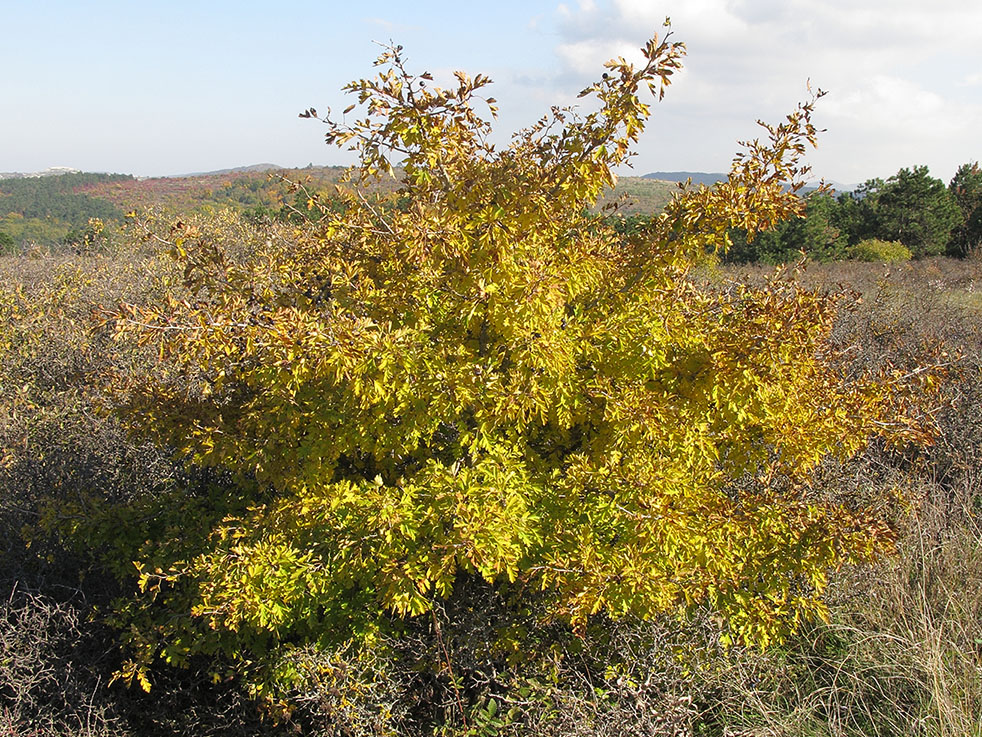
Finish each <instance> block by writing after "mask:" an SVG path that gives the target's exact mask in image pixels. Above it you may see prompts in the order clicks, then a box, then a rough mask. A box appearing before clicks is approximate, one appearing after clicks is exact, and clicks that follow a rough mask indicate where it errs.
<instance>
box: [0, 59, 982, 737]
mask: <svg viewBox="0 0 982 737" xmlns="http://www.w3.org/2000/svg"><path fill="white" fill-rule="evenodd" d="M643 52H644V54H645V57H646V59H647V63H646V65H645V66H643V67H642V68H640V69H635V68H633V67H631V66H630V65H629V64H627V63H626V62H623V61H618V62H611V63H610V64H609V65H608V69H609V73H608V74H605V75H604V77H603V79H602V81H601V82H598V83H597V84H596V85H594V86H592V87H591V88H589V89H588V90H586V91H585V92H584V95H586V96H591V95H592V96H595V97H596V99H597V103H598V105H599V108H600V109H599V111H598V112H595V113H590V114H587V115H585V116H579V115H576V114H573V113H570V112H569V111H562V110H558V109H557V110H554V111H553V115H554V116H555V119H554V120H552V121H551V123H550V122H549V120H546V121H544V122H542V123H540V124H538V125H537V126H535V127H533V128H532V129H530V130H528V131H525V132H523V133H522V134H521V135H519V136H516V137H515V139H514V143H513V146H512V148H510V149H508V150H506V151H504V152H496V151H495V150H494V149H493V148H491V147H489V145H488V144H487V142H486V138H485V135H486V133H487V130H488V129H489V124H487V123H485V122H484V121H482V120H481V119H480V118H479V117H478V116H477V115H476V114H475V113H474V110H473V108H472V107H471V106H470V102H471V100H472V99H474V98H475V93H476V92H477V91H479V90H480V89H481V88H482V87H483V86H484V85H485V84H486V83H487V80H486V79H484V78H483V77H478V78H475V79H473V80H472V79H470V78H468V77H466V75H459V76H458V78H457V79H458V81H459V87H458V88H455V89H451V90H441V89H440V88H430V87H427V86H426V85H425V84H424V81H426V82H429V81H430V80H429V78H428V76H426V75H423V76H422V77H419V78H413V77H411V76H410V75H408V74H407V73H406V72H405V69H404V65H403V60H402V57H401V56H400V53H401V50H400V49H398V48H394V49H389V50H387V51H386V52H385V54H384V55H383V57H382V59H380V62H379V63H380V65H382V66H383V67H385V71H383V72H382V73H381V74H380V76H379V77H377V78H376V79H375V80H367V81H366V80H362V81H360V82H355V83H352V85H350V86H349V90H350V91H353V92H355V93H356V94H357V95H358V97H359V100H360V101H361V102H363V103H366V102H367V103H368V105H369V112H370V115H374V116H375V118H371V117H370V119H369V120H368V121H366V122H364V123H357V124H355V125H354V127H345V126H344V125H338V124H334V123H332V122H331V121H330V120H328V121H327V122H328V125H329V129H328V130H329V135H328V137H329V139H332V140H336V141H340V142H342V143H349V142H354V144H355V146H356V148H359V147H360V150H361V154H362V163H363V167H362V169H361V170H360V173H361V175H362V176H363V177H366V178H371V177H373V176H379V175H385V174H387V173H391V172H392V171H393V168H392V162H390V161H389V160H388V158H387V154H386V150H389V151H399V152H400V153H402V154H404V155H405V156H406V159H405V160H404V162H403V168H402V169H401V172H400V176H401V177H403V179H402V180H401V184H400V189H399V190H398V191H397V192H396V196H395V198H394V199H392V200H391V201H387V200H385V199H384V197H379V198H374V197H373V198H371V199H369V198H367V197H366V196H365V194H364V192H363V191H361V190H353V191H350V192H348V193H347V194H343V193H342V196H343V200H342V202H341V204H340V205H338V203H334V205H332V206H330V207H328V206H321V205H322V203H319V202H318V201H317V199H316V198H314V197H311V198H309V202H308V203H306V207H307V208H308V212H310V213H311V214H312V215H313V216H314V217H310V218H303V219H299V220H298V221H296V222H285V221H282V220H277V219H267V218H251V219H246V218H243V217H240V216H237V215H235V214H234V213H231V212H221V213H214V214H210V215H202V216H196V217H189V218H186V219H183V220H181V221H179V222H175V223H173V224H170V223H167V222H158V221H155V220H154V218H153V217H148V218H146V219H143V220H139V221H138V220H136V219H133V220H130V221H129V223H128V224H127V225H126V226H125V228H124V229H123V230H122V231H118V232H117V231H116V230H115V229H114V228H104V229H95V230H94V231H93V232H92V233H91V234H90V236H89V237H87V238H86V248H85V249H80V250H78V251H77V252H75V253H73V254H71V255H65V254H58V253H49V252H44V251H41V250H39V249H35V250H34V251H32V252H30V253H28V254H24V255H22V256H16V257H7V258H4V259H2V260H0V269H2V272H0V358H2V367H3V368H2V372H0V410H2V415H0V439H2V452H3V456H2V459H0V486H2V488H3V490H4V491H3V496H2V499H0V535H2V538H3V542H4V546H3V551H4V552H3V557H2V558H0V564H2V568H0V601H3V602H4V604H3V607H4V609H3V618H2V623H3V624H2V629H0V646H2V648H3V650H2V655H0V699H2V702H0V709H2V711H0V719H2V721H0V728H2V729H3V730H5V731H6V732H9V733H10V734H36V735H45V736H47V735H52V736H53V735H67V734H87V735H92V736H93V737H96V736H97V735H105V736H106V737H108V736H109V735H140V736H141V737H142V736H144V735H189V736H190V735H209V734H212V735H235V734H242V735H245V734H259V733H263V734H276V733H281V734H289V733H302V734H311V735H324V736H325V737H326V736H327V735H338V736H339V737H341V736H342V735H343V736H350V735H446V736H447V737H449V736H450V735H460V736H463V735H527V734H544V735H550V734H551V735H557V737H558V735H584V736H585V735H693V736H696V735H718V736H720V737H724V736H726V735H730V736H735V735H765V734H766V735H800V736H801V737H805V735H829V737H832V736H833V735H835V736H839V735H850V734H855V735H860V734H881V735H888V734H889V735H893V734H905V735H907V734H912V735H924V736H925V737H928V736H931V737H935V736H937V737H940V736H942V735H973V734H976V735H977V734H979V723H978V717H977V715H978V714H979V713H980V709H982V687H980V677H979V676H980V664H982V661H980V653H982V648H980V642H982V634H980V630H979V621H980V616H982V596H980V595H979V594H978V592H979V591H980V590H982V586H980V585H979V584H980V583H982V581H980V576H982V545H980V543H982V530H980V524H979V514H980V511H982V509H980V506H982V502H980V500H982V490H980V488H979V478H978V469H979V467H980V466H979V461H980V455H982V420H980V414H979V407H980V404H979V402H980V399H982V396H980V392H979V389H978V386H979V378H980V371H982V359H980V356H982V340H980V335H979V328H978V325H979V320H978V317H979V314H978V313H979V311H980V308H982V306H980V302H979V299H978V289H979V288H980V286H982V282H980V278H982V277H980V273H979V265H978V264H977V263H976V262H973V261H951V260H940V259H925V260H921V261H918V262H909V263H901V264H880V263H848V264H832V265H821V266H819V265H809V266H807V268H803V269H799V270H798V271H797V272H795V271H794V270H792V271H790V272H783V273H775V272H774V271H773V270H767V269H763V268H760V267H750V268H741V269H738V268H736V267H732V266H727V267H720V266H719V265H718V263H717V259H716V257H715V253H716V251H718V250H719V249H720V248H721V247H722V246H723V245H724V244H725V242H726V238H727V235H726V234H727V233H728V232H731V231H732V229H733V228H735V227H736V226H737V225H741V226H742V227H744V228H745V229H747V231H748V233H749V234H751V235H752V234H753V232H754V231H756V230H758V229H765V228H767V227H769V226H773V225H774V224H776V222H778V221H779V220H781V219H782V218H783V217H785V216H791V215H795V214H802V213H803V212H804V208H803V206H802V205H801V203H800V202H799V201H798V200H797V198H796V196H795V192H796V189H798V188H800V186H801V185H802V176H803V174H804V173H805V171H806V170H805V169H804V168H802V167H801V166H800V164H799V163H798V162H799V156H800V154H801V153H802V152H803V150H804V148H805V145H804V144H805V143H807V142H809V141H813V139H814V136H815V133H816V131H815V129H814V128H813V126H812V125H811V123H810V114H811V109H812V108H811V104H810V103H809V104H805V105H803V106H801V107H799V108H798V110H797V111H795V112H794V113H792V115H790V116H789V117H788V119H787V120H786V122H785V123H782V124H781V125H779V126H765V127H766V130H767V133H768V141H767V142H765V143H760V142H759V141H755V142H753V143H752V144H749V147H748V151H747V153H746V154H745V155H744V156H743V157H742V158H738V159H737V161H736V162H735V163H734V167H733V171H732V173H731V177H730V180H728V181H727V182H723V183H721V184H719V185H717V186H715V187H713V188H699V189H692V190H688V191H684V192H681V193H680V194H679V195H678V196H677V197H676V198H675V199H673V200H672V202H671V203H670V204H669V206H668V208H667V210H666V212H665V213H664V214H663V216H661V217H659V218H657V219H653V220H648V221H644V220H643V219H642V220H638V221H632V222H631V223H629V224H628V223H626V222H625V223H623V224H622V225H623V227H621V228H620V229H618V228H617V227H613V226H611V224H610V223H608V222H604V221H603V220H602V219H600V218H598V217H597V216H596V215H593V214H591V213H590V211H589V209H588V207H586V206H585V205H588V204H590V203H591V202H593V201H595V200H596V198H597V197H598V196H599V195H600V193H601V192H602V190H603V189H604V187H605V186H608V185H610V184H611V183H612V180H613V177H612V175H611V167H612V166H614V165H617V164H619V163H621V162H622V161H623V160H624V158H625V157H626V156H627V154H628V151H629V148H630V144H631V142H632V141H633V140H635V139H636V137H637V135H638V134H639V131H640V129H641V127H643V124H644V121H645V119H646V117H647V114H648V109H647V106H646V105H644V104H642V103H641V102H640V101H639V99H638V97H637V91H638V89H639V87H641V86H644V85H647V86H650V87H651V88H652V91H656V92H657V91H658V90H663V89H664V87H665V86H667V83H668V81H669V78H670V76H671V74H672V73H673V71H674V70H675V69H677V68H678V60H679V57H680V55H681V47H680V46H678V45H677V44H670V43H667V42H663V43H659V42H658V41H657V40H653V41H652V42H650V43H649V44H648V45H647V46H646V47H645V49H643ZM407 90H408V91H409V92H408V93H407ZM409 93H411V94H409ZM478 99H479V98H478ZM487 102H488V103H489V104H492V103H493V101H487ZM306 115H307V117H317V114H316V112H315V111H313V110H310V111H308V112H307V114H306ZM373 121H374V122H373ZM423 123H426V125H423ZM555 130H561V133H556V132H555ZM789 178H790V180H791V183H790V185H789V184H788V182H787V180H788V179H789ZM748 198H749V199H748ZM502 203H504V204H502ZM321 216H322V217H321Z"/></svg>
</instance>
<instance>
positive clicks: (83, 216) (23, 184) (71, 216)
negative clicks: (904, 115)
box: [0, 163, 982, 263]
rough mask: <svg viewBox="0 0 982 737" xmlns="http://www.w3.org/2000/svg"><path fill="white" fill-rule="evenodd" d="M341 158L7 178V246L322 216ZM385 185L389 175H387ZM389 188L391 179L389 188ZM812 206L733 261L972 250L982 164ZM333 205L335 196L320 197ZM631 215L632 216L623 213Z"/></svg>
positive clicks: (874, 186)
mask: <svg viewBox="0 0 982 737" xmlns="http://www.w3.org/2000/svg"><path fill="white" fill-rule="evenodd" d="M340 173H341V169H340V168H337V167H317V168H316V169H315V170H312V171H309V172H308V171H306V170H305V171H304V172H303V176H299V175H298V176H297V177H296V178H297V179H306V180H307V186H305V187H302V188H296V187H293V186H291V185H290V183H289V181H288V178H289V179H293V178H294V177H292V176H290V175H291V174H298V172H293V171H288V172H284V174H286V175H287V177H269V176H267V175H266V174H264V173H259V174H256V173H247V174H239V175H231V176H213V175H212V176H201V177H188V178H184V179H152V180H142V181H141V180H136V179H135V178H134V177H132V176H130V175H124V174H82V173H75V174H63V175H58V176H50V177H38V178H23V179H5V180H0V253H3V252H10V251H12V250H15V249H16V248H17V247H18V246H23V245H24V244H27V243H39V244H42V245H46V246H50V245H55V244H59V243H62V244H68V245H73V244H76V243H81V242H84V241H85V236H86V233H87V232H88V227H89V226H88V221H89V219H90V218H97V219H99V220H103V221H111V220H116V219H119V218H121V217H122V216H123V214H124V212H125V211H128V210H131V209H139V208H142V207H146V206H151V205H152V206H157V207H164V208H166V209H169V210H172V211H174V212H175V213H180V214H187V213H189V212H192V211H201V210H209V209H214V208H220V207H232V208H234V209H238V210H240V211H242V212H244V213H245V214H246V216H247V217H249V218H250V219H252V220H255V221H262V220H288V221H298V220H303V219H316V218H318V217H320V216H321V215H323V212H322V211H320V208H318V207H313V208H311V207H310V194H311V193H312V192H325V191H327V190H330V189H331V187H332V185H333V184H334V183H335V182H336V181H337V179H338V177H339V176H340ZM383 185H384V183H383ZM380 188H381V189H382V190H385V189H386V187H385V186H381V187H380ZM674 189H675V188H674V187H673V186H671V185H667V184H665V183H664V182H655V181H652V180H646V179H641V178H637V177H629V178H624V179H622V180H620V181H619V183H618V186H617V189H616V190H615V191H613V192H608V193H607V194H606V195H605V197H604V203H607V202H614V201H618V200H622V199H623V198H627V199H626V204H625V203H624V202H622V203H621V208H620V209H619V210H618V212H619V213H620V214H618V215H614V216H612V217H615V218H618V219H622V220H623V223H624V227H625V228H626V229H628V230H631V229H634V228H636V227H639V226H641V225H643V223H644V222H645V221H647V220H649V219H650V218H651V217H653V216H655V215H657V214H658V213H659V212H660V211H661V209H662V207H663V206H664V204H665V202H666V201H667V200H668V198H669V197H670V196H671V194H672V192H673V191H674ZM806 201H807V209H806V215H805V217H803V218H796V219H792V220H788V221H785V222H783V223H781V224H780V225H779V226H778V227H776V228H774V229H773V230H770V231H767V232H764V233H761V234H759V235H758V236H757V237H756V238H755V239H753V240H748V238H747V234H746V232H745V231H742V230H739V229H734V230H733V231H731V233H730V238H731V240H732V246H731V247H730V248H729V250H728V251H727V253H726V255H725V257H724V259H725V260H726V261H728V262H732V263H750V262H762V263H784V262H787V261H794V260H797V259H799V258H801V257H802V254H804V255H805V256H807V257H808V258H809V259H811V260H814V261H836V260H841V259H847V258H860V259H865V260H879V259H893V258H911V257H913V258H920V257H924V256H934V255H940V254H947V255H952V256H964V255H967V254H968V253H969V252H971V251H972V250H973V249H975V248H978V247H980V246H982V207H980V206H979V205H980V203H982V169H980V167H979V165H978V164H977V163H969V164H965V165H963V166H961V167H960V168H959V169H958V171H957V173H956V174H955V176H954V178H953V179H952V180H951V182H950V183H949V184H948V185H947V186H946V185H945V184H944V182H942V181H941V180H940V179H935V178H933V177H931V176H930V174H929V173H928V169H927V167H925V166H916V167H914V168H912V169H901V170H900V171H899V172H897V174H895V175H894V176H892V177H890V178H889V179H887V180H885V181H884V180H882V179H871V180H869V181H868V182H866V183H865V184H863V185H862V186H861V187H858V188H857V189H856V190H854V191H852V192H844V193H841V194H837V195H836V194H832V193H827V192H814V193H812V194H810V195H808V196H807V198H806ZM320 202H321V203H322V204H324V205H328V206H330V197H328V198H326V199H323V200H320ZM625 215H626V216H627V217H626V218H625V217H624V216H625Z"/></svg>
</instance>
